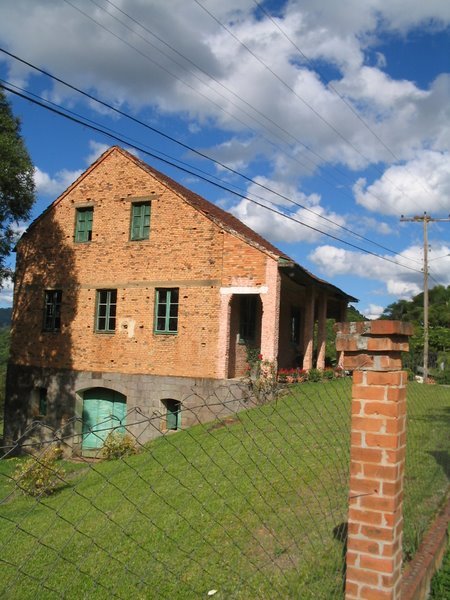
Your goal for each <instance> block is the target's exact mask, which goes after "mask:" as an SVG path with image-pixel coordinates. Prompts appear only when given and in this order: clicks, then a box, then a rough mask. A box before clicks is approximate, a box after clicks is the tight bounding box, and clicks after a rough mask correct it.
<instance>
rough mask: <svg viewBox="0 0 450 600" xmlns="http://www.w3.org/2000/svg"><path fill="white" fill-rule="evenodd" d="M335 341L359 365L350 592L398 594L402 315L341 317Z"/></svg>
mask: <svg viewBox="0 0 450 600" xmlns="http://www.w3.org/2000/svg"><path fill="white" fill-rule="evenodd" d="M335 329H336V332H337V338H336V348H337V350H338V351H343V352H344V368H345V369H346V370H351V371H353V386H352V422H351V452H350V493H349V512H348V541H347V559H346V566H347V570H346V589H345V597H346V599H347V600H360V599H361V600H362V599H364V600H370V599H374V600H398V599H399V598H400V584H401V565H402V531H403V516H402V502H403V475H404V464H405V447H406V382H407V374H406V373H405V372H404V371H402V370H401V367H402V365H401V352H404V351H407V350H408V336H410V335H412V327H411V325H409V324H408V323H403V322H401V321H368V322H358V323H338V324H336V326H335Z"/></svg>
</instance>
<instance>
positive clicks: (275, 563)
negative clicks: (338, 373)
mask: <svg viewBox="0 0 450 600" xmlns="http://www.w3.org/2000/svg"><path fill="white" fill-rule="evenodd" d="M350 386H351V382H350V380H349V379H345V380H336V381H329V382H323V383H318V384H308V383H304V384H301V385H296V386H292V387H290V388H289V390H288V391H282V392H281V393H277V394H276V397H275V398H274V399H273V400H272V401H270V402H268V403H263V404H260V405H257V406H253V407H252V408H249V409H247V410H240V411H239V412H233V411H232V410H231V409H230V406H231V407H236V399H235V398H234V397H227V396H226V394H223V393H222V394H220V395H218V396H217V397H214V398H207V399H204V400H201V399H200V398H198V397H196V398H195V399H192V398H191V399H189V402H187V403H186V404H188V405H189V406H191V407H192V409H191V410H192V414H193V415H194V414H195V415H198V414H200V413H201V411H200V410H199V409H205V408H206V407H208V406H211V405H213V406H214V413H215V416H216V418H215V420H213V421H211V422H209V423H206V424H205V423H203V424H202V423H199V424H198V425H195V426H193V427H190V428H189V429H186V430H183V431H166V432H165V433H162V435H160V436H159V437H158V438H157V439H154V440H153V441H151V442H148V443H141V442H140V440H141V439H142V438H144V437H145V439H148V437H149V436H148V435H146V433H147V434H148V431H147V432H146V429H147V428H152V429H154V430H157V431H158V432H159V433H160V432H161V426H162V425H161V424H162V422H163V425H164V419H165V418H166V416H165V415H162V416H161V415H157V416H152V417H150V418H149V417H146V416H145V415H142V414H140V413H139V412H137V411H131V412H129V413H128V414H127V419H126V423H127V424H126V425H125V427H122V425H120V424H118V425H117V427H115V429H117V431H121V436H122V440H126V442H125V443H123V444H122V445H121V444H120V443H119V444H117V443H116V442H117V440H114V439H112V438H113V436H111V435H110V436H109V438H107V439H106V440H105V433H106V432H104V431H102V430H101V428H99V427H98V426H97V427H96V429H95V431H91V432H90V434H95V435H96V436H100V437H101V438H102V440H104V447H105V448H107V450H105V449H104V450H102V451H99V452H98V453H97V457H94V456H90V457H83V456H80V457H77V458H73V459H61V460H56V461H54V462H52V460H49V452H50V449H51V448H54V447H55V445H56V446H58V447H60V448H61V447H62V448H64V446H65V445H66V443H67V442H68V440H67V439H65V436H64V432H62V431H61V432H58V431H54V432H50V430H49V429H48V428H47V427H46V426H45V424H44V423H42V422H39V423H35V424H33V426H32V428H31V429H30V431H28V432H27V435H26V436H24V437H23V438H22V439H21V440H19V441H18V443H17V444H16V446H15V447H10V448H5V449H4V450H5V454H4V457H3V459H2V461H1V463H0V466H1V471H2V475H3V477H2V492H1V493H2V504H1V508H0V527H1V534H0V544H1V550H0V561H1V562H2V564H3V572H4V575H3V577H2V579H1V581H2V583H1V584H0V586H1V591H0V595H1V596H2V597H3V598H20V599H21V600H23V599H26V598H36V597H46V598H52V597H58V598H62V597H67V598H74V597H88V596H89V597H95V598H110V597H114V598H129V597H130V596H133V597H134V598H146V599H147V598H202V597H209V596H214V597H216V598H246V599H248V598H271V599H272V598H275V597H276V598H311V599H312V598H324V599H325V598H326V599H329V598H340V597H342V595H343V587H344V572H345V568H344V564H345V535H346V527H345V521H346V514H347V496H348V468H349V439H350V414H349V413H350ZM219 396H220V398H219ZM194 400H195V402H194ZM196 404H197V405H196ZM219 405H221V407H222V411H223V416H221V415H220V411H219V410H218V406H219ZM183 410H184V409H183ZM168 416H169V418H171V416H170V415H168ZM110 426H111V423H108V429H110ZM64 431H67V424H66V427H65V429H64ZM136 432H139V434H136ZM50 433H51V435H50ZM82 435H84V436H86V435H87V432H86V431H85V432H84V433H83V434H82ZM72 443H73V440H72V441H71V442H70V444H72ZM115 443H116V444H115ZM123 446H126V448H124V447H123ZM111 448H112V450H111ZM19 449H20V450H21V452H22V453H23V452H27V453H31V454H32V456H33V458H32V459H31V461H32V462H31V463H30V462H29V461H30V459H29V458H27V457H24V456H23V455H21V456H14V454H15V453H16V452H17V451H18V450H19ZM110 450H111V451H110ZM121 452H126V453H125V455H123V456H119V455H120V453H121ZM127 452H128V453H127ZM90 454H92V453H90ZM106 456H109V457H110V459H109V460H107V459H106ZM114 456H116V458H111V457H114ZM117 456H119V457H117ZM51 458H52V457H50V459H51ZM27 461H28V462H27ZM30 465H32V466H33V465H34V468H35V469H36V467H37V471H38V476H37V477H38V478H39V474H41V473H42V472H46V473H47V477H48V479H50V480H51V484H50V489H47V490H46V489H45V487H44V488H39V485H38V484H36V483H35V482H33V485H34V488H36V486H37V488H38V489H34V490H33V489H32V490H31V492H32V493H33V492H34V493H35V495H30V492H29V491H28V492H27V488H28V487H29V479H30V468H31V467H30ZM27 469H28V470H27ZM35 478H36V476H35ZM33 485H32V487H33ZM50 491H51V492H52V493H48V492H50Z"/></svg>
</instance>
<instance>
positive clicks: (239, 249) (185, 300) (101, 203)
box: [11, 151, 273, 377]
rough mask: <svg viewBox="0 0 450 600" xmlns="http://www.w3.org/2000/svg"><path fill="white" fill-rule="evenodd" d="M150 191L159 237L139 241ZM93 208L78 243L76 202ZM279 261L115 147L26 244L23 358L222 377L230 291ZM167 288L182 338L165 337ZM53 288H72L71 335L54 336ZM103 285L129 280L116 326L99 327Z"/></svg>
mask: <svg viewBox="0 0 450 600" xmlns="http://www.w3.org/2000/svg"><path fill="white" fill-rule="evenodd" d="M143 197H145V198H151V225H150V237H149V239H148V240H144V241H130V239H129V237H130V212H131V199H135V198H143ZM87 204H88V205H92V206H93V207H94V216H93V235H92V241H91V242H88V243H75V242H74V226H75V210H76V207H77V206H78V207H79V206H83V205H87ZM267 260H273V259H270V258H268V257H267V255H266V254H265V253H263V252H261V251H259V250H258V249H256V248H253V247H251V246H249V245H248V244H247V243H245V242H244V241H242V240H241V239H239V238H237V237H236V236H234V235H232V234H230V233H228V232H224V231H223V230H222V229H221V228H220V227H219V226H218V225H216V224H215V223H214V222H213V221H211V220H210V219H209V218H207V217H206V216H204V215H203V214H201V213H200V212H199V211H198V210H196V209H194V208H193V207H191V206H190V205H189V204H188V203H187V202H186V201H184V200H183V199H182V198H180V196H179V195H177V194H176V193H175V192H174V191H173V190H171V189H168V188H167V187H166V186H165V185H164V184H162V183H161V182H159V181H158V180H156V179H155V178H154V177H153V176H151V175H150V174H149V173H148V172H146V171H144V170H143V169H142V168H141V167H140V166H139V165H138V164H136V163H134V162H133V161H131V160H129V159H127V158H126V157H125V156H124V155H123V154H122V153H120V152H119V151H113V152H112V153H110V154H108V155H106V158H105V159H104V160H101V161H100V162H99V163H97V165H96V166H95V168H93V169H91V170H88V171H87V172H86V174H85V176H84V177H83V178H81V180H79V181H78V183H77V184H76V185H74V186H72V187H71V188H69V190H68V191H67V192H66V193H65V194H63V195H62V197H61V198H60V199H59V200H58V201H57V202H56V203H55V204H54V205H53V207H52V208H51V209H50V210H48V211H47V212H46V213H44V215H43V216H42V217H41V218H40V219H39V221H38V222H37V223H36V224H35V225H34V226H33V227H32V228H31V230H30V231H29V232H28V233H27V234H26V236H25V237H24V238H23V239H22V241H21V242H20V244H19V248H18V260H17V281H16V293H15V307H14V317H15V325H14V329H13V336H12V350H11V359H12V362H14V363H16V364H23V365H36V366H37V365H47V366H51V367H54V368H65V369H75V370H80V371H82V370H87V369H92V370H101V371H117V370H120V371H121V372H123V373H149V374H158V375H167V374H171V375H174V376H191V377H215V376H216V374H217V364H218V331H219V310H220V297H219V290H220V287H221V286H229V285H247V286H255V285H263V284H264V282H265V272H266V262H267ZM157 287H179V290H180V306H179V323H178V335H155V334H154V333H153V320H154V303H155V288H157ZM51 288H54V289H62V290H63V302H62V328H61V332H60V333H43V332H42V318H43V292H44V290H45V289H51ZM101 288H117V324H116V331H115V333H114V334H102V333H95V331H94V315H95V299H96V290H97V289H101Z"/></svg>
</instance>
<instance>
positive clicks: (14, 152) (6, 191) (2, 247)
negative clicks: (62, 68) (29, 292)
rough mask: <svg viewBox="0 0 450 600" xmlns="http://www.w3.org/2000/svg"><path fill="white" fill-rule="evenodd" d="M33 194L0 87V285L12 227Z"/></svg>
mask: <svg viewBox="0 0 450 600" xmlns="http://www.w3.org/2000/svg"><path fill="white" fill-rule="evenodd" d="M34 197H35V196H34V181H33V164H32V162H31V159H30V156H29V154H28V151H27V149H26V147H25V143H24V141H23V139H22V136H21V135H20V121H19V119H17V118H16V117H14V115H13V114H12V110H11V107H10V104H9V102H8V101H7V99H6V97H5V94H4V92H3V90H2V89H1V88H0V286H1V282H2V281H3V280H4V278H5V277H6V276H7V275H9V274H10V271H9V269H8V268H6V266H5V259H6V257H7V256H8V254H9V253H10V252H11V250H12V247H13V245H14V243H15V241H16V227H15V226H17V225H18V223H19V221H23V220H26V219H28V218H29V217H30V211H31V207H32V206H33V202H34Z"/></svg>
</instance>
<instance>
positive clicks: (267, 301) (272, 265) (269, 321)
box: [261, 257, 281, 362]
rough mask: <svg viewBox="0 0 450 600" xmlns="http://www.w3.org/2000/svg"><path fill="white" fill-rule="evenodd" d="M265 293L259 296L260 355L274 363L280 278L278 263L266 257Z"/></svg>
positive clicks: (276, 349) (276, 355)
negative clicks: (260, 309)
mask: <svg viewBox="0 0 450 600" xmlns="http://www.w3.org/2000/svg"><path fill="white" fill-rule="evenodd" d="M266 286H267V293H266V294H264V295H261V301H262V309H263V312H262V322H261V354H262V356H263V359H264V360H270V361H271V362H276V361H277V358H278V339H279V328H280V290H281V277H280V273H279V270H278V262H277V261H276V260H275V259H273V258H269V257H267V262H266Z"/></svg>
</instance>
